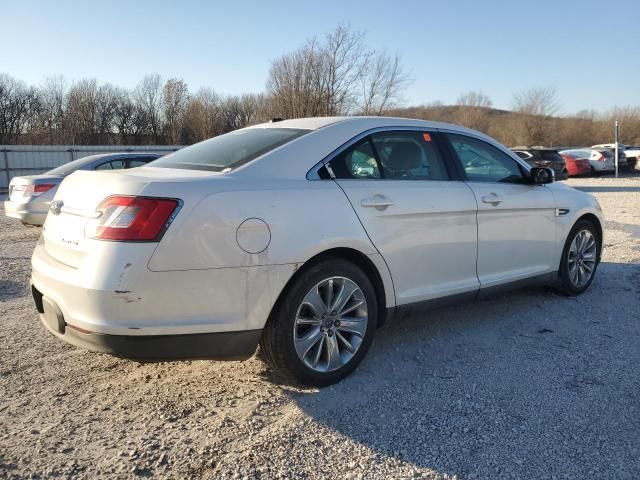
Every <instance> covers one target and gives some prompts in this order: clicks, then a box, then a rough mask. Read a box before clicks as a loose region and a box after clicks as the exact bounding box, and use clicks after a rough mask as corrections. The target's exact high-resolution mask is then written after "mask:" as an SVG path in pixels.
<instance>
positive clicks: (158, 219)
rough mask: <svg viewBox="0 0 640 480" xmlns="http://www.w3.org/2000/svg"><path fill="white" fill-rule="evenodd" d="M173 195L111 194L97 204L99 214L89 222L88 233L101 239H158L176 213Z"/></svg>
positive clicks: (132, 240) (177, 203)
mask: <svg viewBox="0 0 640 480" xmlns="http://www.w3.org/2000/svg"><path fill="white" fill-rule="evenodd" d="M179 204H180V201H179V200H176V199H174V198H152V197H128V196H120V195H116V196H113V197H108V198H106V199H105V200H103V202H102V203H101V204H100V205H98V208H97V209H96V213H98V215H99V216H98V217H97V218H95V219H92V220H90V221H89V223H88V224H87V228H86V229H85V235H86V236H87V237H89V238H95V239H98V240H117V241H129V242H156V241H158V240H160V238H161V237H162V234H163V233H164V232H165V230H166V229H167V227H168V226H169V223H170V222H171V220H173V217H174V216H175V213H177V207H178V205H179Z"/></svg>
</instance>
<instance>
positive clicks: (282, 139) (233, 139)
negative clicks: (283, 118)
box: [147, 128, 309, 172]
mask: <svg viewBox="0 0 640 480" xmlns="http://www.w3.org/2000/svg"><path fill="white" fill-rule="evenodd" d="M308 132H309V130H301V129H294V128H249V129H246V130H236V131H235V132H231V133H227V134H225V135H220V136H219V137H214V138H211V139H209V140H205V141H204V142H200V143H196V144H195V145H192V146H190V147H187V148H183V149H182V150H178V151H177V152H175V153H172V154H170V155H167V156H165V157H162V158H160V159H158V160H156V161H154V162H151V163H148V164H147V166H151V167H165V168H185V169H188V170H210V171H214V172H222V171H225V172H227V171H230V170H233V169H234V168H238V167H239V166H240V165H243V164H245V163H247V162H250V161H251V160H253V159H255V158H258V157H259V156H261V155H264V154H265V153H267V152H270V151H271V150H274V149H275V148H278V147H280V146H282V145H284V144H285V143H288V142H290V141H292V140H294V139H296V138H298V137H301V136H302V135H304V134H305V133H308Z"/></svg>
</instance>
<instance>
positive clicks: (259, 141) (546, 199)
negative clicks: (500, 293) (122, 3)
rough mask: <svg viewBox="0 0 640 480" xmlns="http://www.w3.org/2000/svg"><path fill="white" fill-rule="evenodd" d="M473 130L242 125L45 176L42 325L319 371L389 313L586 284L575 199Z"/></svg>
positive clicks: (151, 347)
mask: <svg viewBox="0 0 640 480" xmlns="http://www.w3.org/2000/svg"><path fill="white" fill-rule="evenodd" d="M552 182H553V173H552V172H551V171H550V170H548V169H544V168H531V167H529V166H528V165H527V164H526V163H524V162H523V161H522V160H520V159H519V158H518V157H517V156H515V155H514V154H512V153H511V152H510V151H509V150H507V149H506V148H504V147H503V146H502V145H500V144H498V143H496V142H495V141H494V140H492V139H491V138H489V137H487V136H486V135H483V134H481V133H479V132H476V131H473V130H468V129H464V128H462V127H457V126H454V125H447V124H439V123H432V122H424V121H419V120H407V119H396V118H378V117H349V118H308V119H301V120H286V121H279V122H272V123H268V124H263V125H257V126H255V127H250V128H246V129H242V130H238V131H235V132H231V133H229V134H226V135H222V136H219V137H216V138H213V139H211V140H207V141H205V142H202V143H199V144H196V145H193V146H191V147H188V148H185V149H183V150H180V151H178V152H176V153H173V154H171V155H169V156H166V157H164V158H161V159H159V160H157V161H155V162H153V163H151V164H149V165H148V166H145V167H141V168H135V169H131V170H122V171H103V172H88V171H78V172H76V173H74V174H72V175H71V176H69V177H68V178H67V179H65V180H64V182H63V183H62V185H61V187H60V189H59V191H58V193H57V195H56V197H55V199H54V201H53V202H52V204H51V210H50V212H49V214H48V216H47V219H46V223H45V225H44V230H43V234H42V236H41V238H40V241H39V242H38V245H37V247H36V250H35V253H34V255H33V259H32V264H33V275H32V290H33V294H34V299H35V303H36V307H37V309H38V311H39V312H40V314H41V319H42V321H43V323H44V324H45V325H46V327H47V328H48V329H49V330H50V331H51V332H52V333H53V334H55V335H56V336H58V337H60V338H61V339H63V340H66V341H68V342H70V343H72V344H75V345H79V346H82V347H86V348H89V349H92V350H96V351H101V352H107V353H111V354H115V355H119V356H124V357H129V358H137V359H175V358H221V359H243V358H248V357H250V356H251V355H253V353H254V352H255V350H256V347H257V345H258V344H259V343H260V345H261V349H262V350H263V351H264V354H265V356H266V358H267V359H268V360H269V361H270V362H271V364H272V365H273V367H274V368H275V369H276V370H277V371H279V372H280V373H281V374H283V375H284V376H285V377H287V378H288V379H289V381H291V382H295V383H300V384H311V385H327V384H330V383H332V382H335V381H338V380H340V379H341V378H343V377H344V376H345V375H347V374H349V373H350V372H351V371H352V370H353V369H354V368H355V367H356V366H357V365H358V363H359V362H360V361H361V360H362V358H363V357H364V355H365V354H366V352H367V350H368V348H369V346H370V345H371V341H372V339H373V336H374V333H375V331H376V327H377V326H379V325H381V324H382V323H383V322H384V321H385V319H386V318H388V317H389V316H391V315H392V314H393V313H394V312H395V311H396V310H397V308H399V307H403V306H406V305H410V304H415V303H418V302H420V303H427V304H429V303H432V302H433V301H438V303H441V302H439V301H440V300H456V301H457V300H459V299H460V298H461V297H469V298H478V297H479V296H480V295H483V294H486V293H487V292H491V291H495V289H497V288H503V287H505V286H517V285H523V284H530V283H538V282H539V283H546V284H549V285H553V286H555V287H556V288H558V289H559V290H561V291H563V292H564V293H566V294H569V295H575V294H579V293H582V292H583V291H585V290H586V289H587V288H588V287H589V285H590V283H591V281H592V280H593V276H594V274H595V271H596V268H597V266H598V262H599V260H600V255H601V251H602V237H603V232H602V225H603V221H602V213H601V211H600V207H599V205H598V203H597V201H596V200H595V199H594V198H593V197H591V196H590V195H588V194H586V193H583V192H580V191H577V190H574V189H572V188H569V187H567V186H565V185H562V184H557V183H552Z"/></svg>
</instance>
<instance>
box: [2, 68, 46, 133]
mask: <svg viewBox="0 0 640 480" xmlns="http://www.w3.org/2000/svg"><path fill="white" fill-rule="evenodd" d="M39 103H40V101H39V97H38V94H37V92H36V90H35V89H34V88H33V87H27V85H26V84H25V83H24V82H21V81H19V80H16V79H14V78H13V77H10V76H9V75H5V74H0V143H10V142H15V141H18V139H19V138H20V135H21V134H22V133H23V132H24V131H25V129H26V128H27V127H28V126H29V124H30V123H31V122H32V120H33V118H34V112H37V110H38V109H39Z"/></svg>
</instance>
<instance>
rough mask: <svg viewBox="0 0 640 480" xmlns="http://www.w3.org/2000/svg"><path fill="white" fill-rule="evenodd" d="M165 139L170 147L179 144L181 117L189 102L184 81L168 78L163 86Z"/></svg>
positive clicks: (187, 90)
mask: <svg viewBox="0 0 640 480" xmlns="http://www.w3.org/2000/svg"><path fill="white" fill-rule="evenodd" d="M162 101H163V106H164V121H165V132H166V133H165V138H166V140H167V142H168V143H170V144H171V145H176V144H179V143H180V139H181V131H182V116H183V114H184V110H185V108H186V106H187V102H188V101H189V88H188V87H187V84H186V83H185V82H184V80H179V79H177V78H170V79H169V80H167V83H165V84H164V88H163V96H162Z"/></svg>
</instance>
